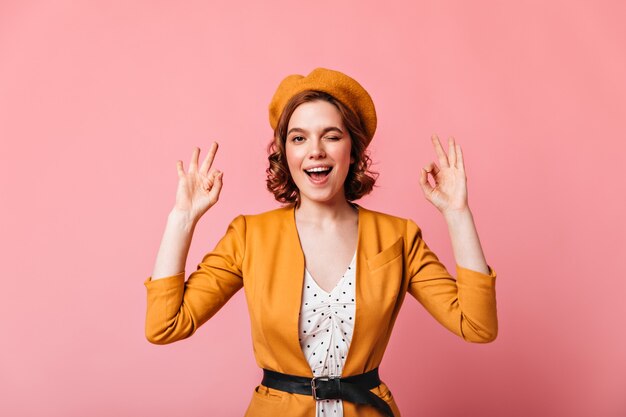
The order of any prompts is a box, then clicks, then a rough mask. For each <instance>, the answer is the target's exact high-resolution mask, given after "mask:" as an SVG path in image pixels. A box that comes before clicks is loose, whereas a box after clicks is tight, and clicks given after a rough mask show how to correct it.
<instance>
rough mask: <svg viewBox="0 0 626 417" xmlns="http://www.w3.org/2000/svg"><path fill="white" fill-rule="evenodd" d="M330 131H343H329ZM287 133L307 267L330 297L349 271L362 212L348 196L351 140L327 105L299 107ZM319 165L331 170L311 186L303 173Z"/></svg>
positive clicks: (288, 152)
mask: <svg viewBox="0 0 626 417" xmlns="http://www.w3.org/2000/svg"><path fill="white" fill-rule="evenodd" d="M329 127H336V128H338V129H339V130H340V131H341V132H339V131H335V130H333V131H326V132H325V129H326V128H329ZM292 129H297V130H296V131H292ZM287 132H288V134H287V140H286V143H285V152H286V156H287V164H288V166H289V172H290V174H291V177H292V178H293V180H294V183H295V184H296V186H297V187H298V190H299V192H300V200H301V203H300V206H299V207H298V208H297V209H296V211H295V216H296V225H297V228H298V235H299V237H300V244H301V246H302V251H303V253H304V257H305V260H306V268H307V270H308V271H309V273H310V274H311V275H312V276H313V279H315V281H316V282H317V284H318V285H319V286H320V288H322V289H323V290H324V291H326V292H330V291H332V289H333V288H334V287H335V285H336V284H337V282H338V281H339V280H340V279H341V277H342V276H343V274H344V273H345V271H346V269H347V268H348V265H349V264H350V261H351V260H352V257H353V256H354V253H355V251H356V245H357V232H358V213H357V211H356V210H355V209H354V208H353V207H352V206H351V205H350V204H349V203H348V201H347V200H346V198H345V195H344V183H345V180H346V177H347V175H348V171H349V169H350V164H351V163H352V162H354V159H353V158H352V157H351V155H350V152H351V146H352V139H351V137H350V134H349V132H348V130H347V129H346V128H345V126H344V124H343V122H342V118H341V114H340V113H339V110H338V109H337V108H336V107H335V106H334V105H333V104H331V103H329V102H327V101H324V100H316V101H312V102H307V103H303V104H301V105H300V106H298V107H297V108H296V110H295V111H294V112H293V114H292V116H291V118H290V120H289V124H288V126H287ZM342 132H343V133H342ZM320 164H323V165H329V166H332V167H333V169H332V171H331V172H330V173H329V174H328V181H327V182H326V184H324V185H316V184H312V183H311V181H310V179H309V177H308V175H307V174H306V173H305V172H304V169H305V168H310V167H312V166H316V165H320Z"/></svg>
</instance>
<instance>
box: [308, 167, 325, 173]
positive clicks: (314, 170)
mask: <svg viewBox="0 0 626 417" xmlns="http://www.w3.org/2000/svg"><path fill="white" fill-rule="evenodd" d="M324 171H330V167H318V168H311V169H307V170H306V172H324Z"/></svg>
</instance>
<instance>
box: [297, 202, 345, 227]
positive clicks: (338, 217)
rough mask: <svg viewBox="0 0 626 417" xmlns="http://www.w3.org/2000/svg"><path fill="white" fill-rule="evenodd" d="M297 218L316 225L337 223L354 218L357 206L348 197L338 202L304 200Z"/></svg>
mask: <svg viewBox="0 0 626 417" xmlns="http://www.w3.org/2000/svg"><path fill="white" fill-rule="evenodd" d="M295 210H296V219H298V221H304V222H306V223H313V224H316V225H320V226H324V225H334V224H336V223H339V222H342V221H346V220H350V219H354V218H355V216H356V215H357V209H356V207H355V206H354V205H353V204H351V203H349V202H348V201H347V200H346V199H342V200H340V201H337V202H328V203H318V202H313V201H309V200H306V199H305V200H302V201H301V202H300V207H297V208H296V209H295Z"/></svg>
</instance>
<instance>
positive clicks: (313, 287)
mask: <svg viewBox="0 0 626 417" xmlns="http://www.w3.org/2000/svg"><path fill="white" fill-rule="evenodd" d="M355 287H356V253H355V254H354V256H353V258H352V261H351V262H350V265H349V266H348V269H347V270H346V273H345V274H344V275H343V277H342V278H341V279H340V280H339V282H338V283H337V285H336V286H335V288H333V290H332V291H331V292H330V293H327V292H326V291H324V290H323V289H321V288H320V286H319V285H317V282H315V279H314V278H313V276H312V275H311V274H310V273H309V271H308V270H306V269H305V272H304V285H303V289H302V303H301V310H300V316H299V338H300V347H301V348H302V351H303V353H304V356H305V358H306V359H307V361H308V362H309V365H310V366H311V370H312V371H313V375H315V376H341V372H342V370H343V367H344V365H345V362H346V357H347V355H348V350H349V347H350V341H351V340H352V332H353V331H354V317H355V313H356V303H355V298H356V294H355ZM316 409H317V412H316V416H317V417H319V416H325V415H326V416H327V415H333V416H343V401H342V400H337V401H335V400H320V401H317V404H316Z"/></svg>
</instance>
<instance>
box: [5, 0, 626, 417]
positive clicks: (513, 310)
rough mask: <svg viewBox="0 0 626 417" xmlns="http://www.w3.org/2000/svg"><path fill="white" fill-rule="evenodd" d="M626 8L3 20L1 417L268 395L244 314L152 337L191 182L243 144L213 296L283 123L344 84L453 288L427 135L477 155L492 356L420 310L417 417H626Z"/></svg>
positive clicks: (309, 7) (389, 371)
mask: <svg viewBox="0 0 626 417" xmlns="http://www.w3.org/2000/svg"><path fill="white" fill-rule="evenodd" d="M624 16H626V6H624V2H622V1H613V2H608V1H604V2H603V1H595V2H593V3H592V2H591V1H588V2H584V1H571V0H569V1H564V0H562V1H551V2H544V1H526V2H499V1H473V2H464V1H419V2H417V1H403V2H384V3H381V2H379V1H363V0H360V1H329V0H323V1H316V2H293V1H271V2H231V3H229V4H227V3H226V2H216V1H213V2H200V1H188V2H181V3H180V4H176V3H175V2H170V1H134V2H111V1H90V2H75V1H55V2H43V1H39V2H38V1H7V0H4V1H2V2H1V3H0V139H1V148H0V157H1V164H0V169H1V172H0V180H1V181H2V183H1V185H2V204H1V205H0V210H2V215H1V216H0V222H1V224H0V230H1V247H0V254H1V255H2V269H3V274H2V286H1V289H0V329H1V331H2V335H1V336H0V353H1V354H0V415H3V416H36V415H37V416H38V415H46V416H85V415H89V416H111V415H118V416H148V415H150V416H173V415H185V416H188V417H192V416H209V415H220V416H241V415H243V413H244V411H245V409H246V407H247V405H248V402H249V400H250V398H251V395H252V390H253V389H254V387H255V386H256V385H257V384H258V383H259V382H260V377H261V371H260V370H259V369H258V367H257V366H256V363H255V361H254V356H253V351H252V346H251V341H250V327H249V323H248V316H247V310H246V306H245V299H244V294H243V291H240V292H239V293H238V294H237V295H236V296H235V297H234V298H233V299H232V300H231V301H230V302H229V303H228V304H227V305H226V306H225V307H224V308H223V309H222V310H221V311H220V312H219V313H218V314H217V315H216V316H215V317H214V318H213V319H212V320H211V321H209V322H208V323H206V324H205V325H204V326H203V327H201V328H200V330H199V331H198V332H197V333H196V334H195V335H194V336H193V337H191V338H189V339H187V340H184V341H180V342H177V343H174V344H171V345H167V346H156V345H151V344H150V343H149V342H148V341H147V340H146V339H145V336H144V318H145V308H146V290H145V287H144V286H143V281H144V280H145V279H146V278H147V277H148V276H149V275H150V274H151V273H152V268H153V266H154V260H155V257H156V253H157V249H158V245H159V243H160V239H161V236H162V232H163V228H164V226H165V220H166V216H167V213H168V212H169V210H170V209H171V207H172V206H173V202H174V196H175V189H176V183H177V180H178V177H177V174H176V160H178V159H181V160H183V162H184V165H185V168H187V167H188V165H189V158H190V155H191V152H192V149H193V147H194V146H199V147H200V148H201V149H202V154H201V157H204V155H205V152H206V150H207V149H208V147H209V146H210V144H211V141H213V140H217V141H219V143H220V146H221V147H220V150H219V152H218V156H217V159H216V162H215V165H216V166H217V167H218V168H219V169H222V170H223V171H224V183H225V184H224V189H223V191H222V195H221V198H220V201H219V203H218V205H216V206H215V207H214V208H213V209H211V211H209V213H207V215H205V217H204V218H203V219H202V220H201V222H200V224H199V226H198V227H197V229H196V234H195V238H194V241H193V244H192V247H191V251H190V254H189V258H188V262H187V273H188V274H189V273H191V272H192V271H193V270H195V268H196V266H197V263H198V262H199V260H200V259H201V257H202V256H203V254H204V253H206V252H207V251H209V250H211V249H212V248H213V246H214V245H215V243H216V242H217V240H218V239H219V238H220V237H221V236H222V235H223V233H224V232H225V230H226V226H227V224H228V222H230V220H232V219H233V218H234V217H235V216H236V215H237V214H240V213H244V214H251V213H258V212H261V211H264V210H269V209H272V208H275V207H278V203H276V202H275V201H274V200H273V198H272V196H271V195H270V194H269V193H268V192H267V191H266V190H265V182H264V181H265V166H266V153H265V146H266V143H267V142H268V140H269V139H270V137H271V134H272V132H271V129H270V127H269V123H268V116H267V105H268V103H269V101H270V99H271V96H272V94H273V92H274V90H275V88H276V87H277V85H278V83H279V82H280V80H282V78H283V77H285V76H286V75H288V74H292V73H299V74H308V73H309V72H310V71H311V70H312V69H313V68H315V67H318V66H322V67H327V68H332V69H337V70H340V71H343V72H345V73H347V74H349V75H351V76H353V77H354V78H356V79H357V80H358V81H359V82H361V83H362V84H363V86H364V87H365V88H366V89H367V90H368V91H369V92H370V93H371V95H372V97H373V99H374V102H375V103H376V106H377V111H378V117H379V122H378V123H379V124H378V131H377V132H376V137H375V139H374V141H373V143H372V146H371V150H372V157H373V159H374V161H375V165H374V169H376V170H378V171H379V172H380V173H381V176H380V179H379V182H378V185H379V187H378V188H376V189H375V191H374V193H373V194H371V195H370V196H368V197H366V198H364V199H362V200H360V201H359V203H360V204H361V205H363V206H365V207H368V208H370V209H375V210H379V211H384V212H389V213H392V214H396V215H399V216H404V217H410V218H412V219H414V220H415V221H416V222H417V223H418V224H419V225H420V226H421V227H422V229H423V231H424V238H425V239H426V241H427V242H428V244H429V245H430V246H431V247H432V248H433V250H434V251H435V252H436V253H437V254H438V255H439V257H440V259H441V260H442V261H443V262H444V263H445V264H446V265H447V266H448V269H449V270H450V271H453V273H454V265H455V264H454V257H453V254H452V249H451V245H450V241H449V236H448V232H447V227H446V224H445V222H444V220H443V218H442V216H441V215H440V213H439V212H438V211H437V210H436V209H435V208H434V206H432V205H431V204H430V203H428V202H427V201H426V200H425V199H424V198H423V196H422V194H421V190H420V188H419V184H418V176H419V170H420V168H421V167H422V166H424V165H426V164H427V163H428V162H430V161H431V160H434V159H435V154H434V151H433V149H432V146H431V144H430V140H429V138H430V135H431V134H432V133H438V134H439V135H440V137H441V138H442V139H447V137H448V136H450V135H453V136H455V137H456V138H457V141H458V143H459V144H461V146H462V147H463V152H464V155H465V162H466V169H467V174H468V189H469V202H470V207H471V209H472V211H473V213H474V218H475V221H476V225H477V227H478V230H479V234H480V238H481V242H482V245H483V249H484V251H485V254H486V257H487V261H488V263H489V264H490V265H492V266H493V267H494V268H495V270H496V272H497V273H498V278H497V294H498V315H499V323H500V332H499V335H498V338H497V340H496V341H495V342H493V343H491V344H471V343H467V342H464V341H463V340H462V339H461V338H458V337H457V336H455V335H453V334H452V333H450V332H449V331H447V330H446V329H445V328H443V327H442V326H441V325H439V324H438V323H436V322H435V320H434V319H433V318H432V317H430V316H429V315H428V314H427V313H426V312H425V310H424V309H423V308H422V307H421V305H419V304H418V303H417V302H416V301H415V300H414V299H413V298H411V297H408V298H407V299H406V301H405V305H404V307H403V310H402V312H401V314H400V317H399V320H398V323H397V325H396V328H395V331H394V334H393V336H392V339H391V342H390V345H389V347H388V350H387V353H386V356H385V359H384V361H383V363H382V366H381V375H382V378H383V380H384V381H385V382H387V383H388V384H389V386H390V388H391V390H392V392H393V393H394V395H395V397H396V400H397V403H398V405H399V407H400V409H401V410H402V412H403V415H405V416H429V417H434V416H439V417H454V416H459V417H466V416H470V417H473V416H476V417H491V416H493V417H496V416H508V417H516V416H568V417H579V416H594V417H596V416H602V417H617V416H624V415H626V395H625V393H626V388H625V387H626V332H625V330H626V325H625V323H624V317H625V316H626V307H625V302H624V294H625V292H626V279H625V278H626V277H625V275H624V272H623V271H624V268H623V262H624V258H625V255H626V250H625V244H624V239H625V237H624V236H625V235H626V222H625V221H624V218H623V215H624V213H626V203H625V202H626V199H625V197H624V193H625V191H626V187H625V186H624V182H625V181H624V177H625V175H624V164H625V158H624V151H626V145H625V144H624V143H625V140H626V127H625V126H626V125H625V122H624V120H625V116H626V82H625V74H626V52H625V51H626V31H625V30H624V25H623V20H624Z"/></svg>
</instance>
